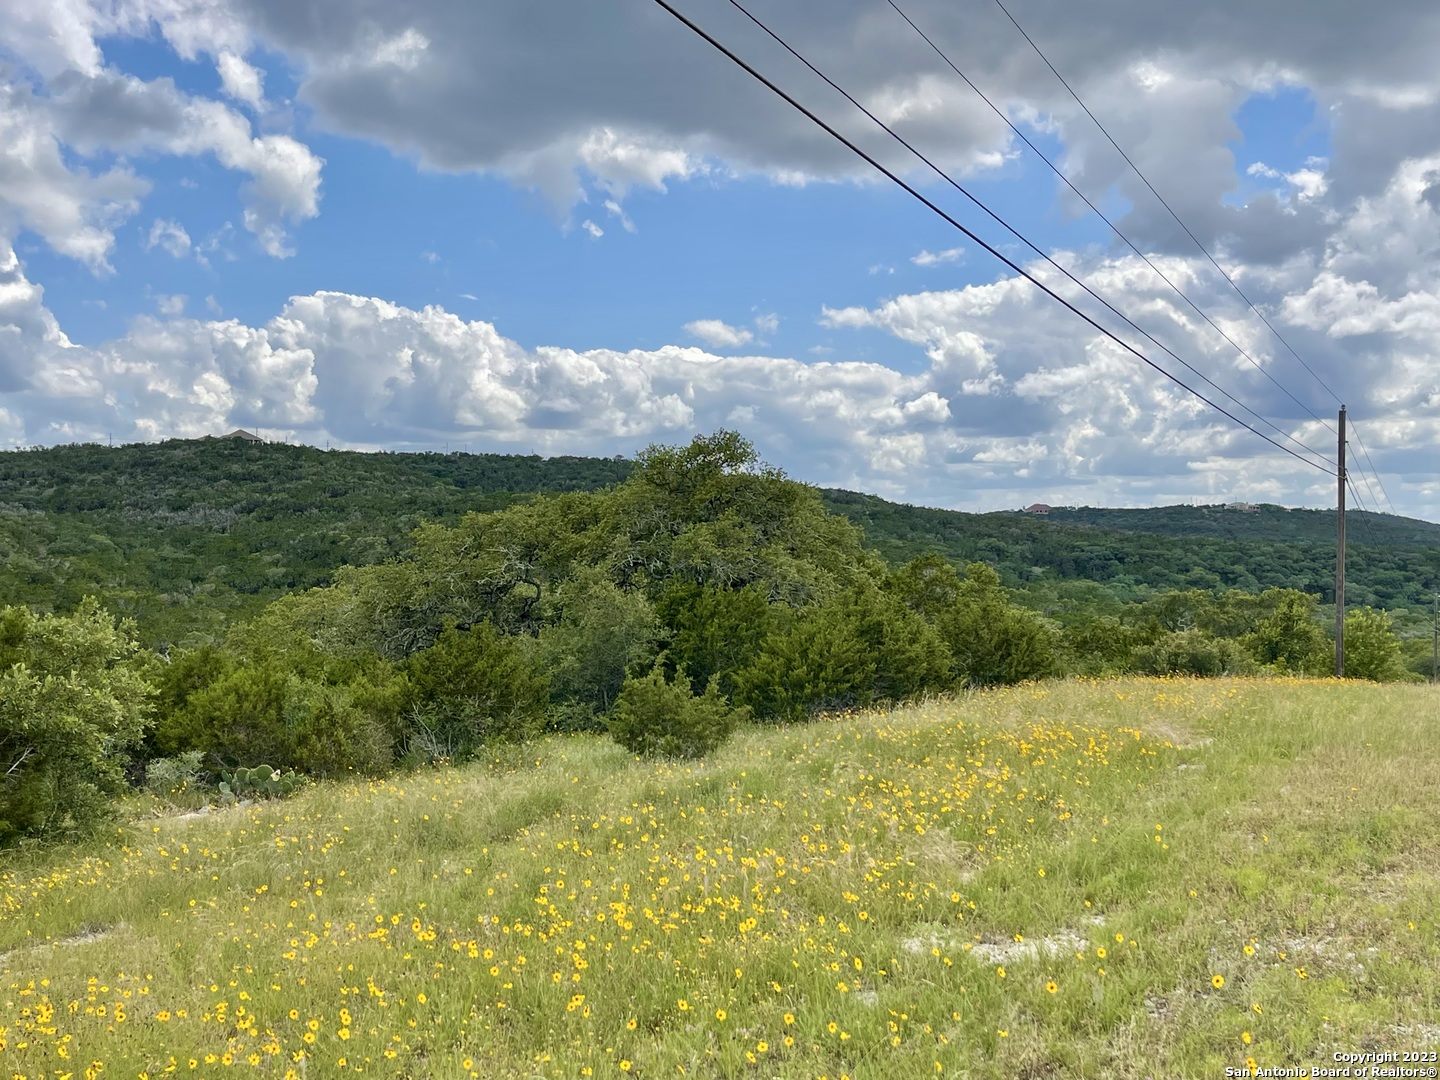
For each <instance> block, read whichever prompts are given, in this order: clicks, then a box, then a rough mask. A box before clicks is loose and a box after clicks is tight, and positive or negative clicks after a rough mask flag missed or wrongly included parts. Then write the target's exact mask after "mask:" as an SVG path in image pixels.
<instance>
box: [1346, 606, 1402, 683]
mask: <svg viewBox="0 0 1440 1080" xmlns="http://www.w3.org/2000/svg"><path fill="white" fill-rule="evenodd" d="M1345 676H1346V678H1350V679H1371V680H1373V681H1375V682H1394V681H1395V680H1397V679H1402V678H1404V677H1405V665H1404V664H1403V663H1402V662H1401V657H1400V639H1399V638H1398V637H1396V635H1395V631H1394V630H1393V629H1392V628H1391V622H1390V615H1389V613H1388V612H1384V611H1376V610H1375V609H1374V608H1360V609H1359V610H1357V611H1351V612H1348V613H1347V614H1346V615H1345Z"/></svg>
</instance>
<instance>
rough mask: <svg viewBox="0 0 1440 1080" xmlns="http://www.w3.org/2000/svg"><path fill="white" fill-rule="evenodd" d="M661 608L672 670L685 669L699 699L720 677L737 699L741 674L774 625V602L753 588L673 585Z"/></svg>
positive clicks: (667, 658)
mask: <svg viewBox="0 0 1440 1080" xmlns="http://www.w3.org/2000/svg"><path fill="white" fill-rule="evenodd" d="M656 606H657V610H658V612H659V614H660V618H661V620H662V622H664V624H665V626H666V628H667V629H668V630H669V632H670V641H669V644H668V645H667V646H666V649H665V656H666V660H667V662H668V665H669V667H670V668H671V670H678V669H680V668H684V669H685V671H686V672H687V673H688V674H689V676H690V685H691V688H692V689H694V690H695V691H696V692H699V693H703V692H704V688H705V687H706V686H708V685H709V684H710V679H711V678H712V677H716V678H718V679H719V680H720V690H721V692H722V693H725V694H728V695H732V696H733V695H734V693H735V686H736V684H735V676H736V674H737V673H738V672H740V671H742V670H744V669H745V668H746V667H747V666H748V665H749V664H750V663H751V662H752V661H753V660H754V659H755V657H756V655H757V654H758V653H759V652H760V646H761V642H762V641H763V640H764V638H765V635H766V633H767V631H768V630H769V628H770V627H771V625H772V623H773V622H774V615H773V613H772V611H771V609H770V601H769V599H768V598H767V597H766V595H765V593H764V591H763V590H761V589H759V588H757V587H756V586H754V585H750V586H746V587H745V588H743V589H723V588H717V587H715V586H713V585H697V584H694V583H693V582H673V583H672V584H671V585H670V587H669V588H668V589H667V590H666V591H665V593H664V595H663V596H661V598H660V602H659V603H658V604H657V605H656Z"/></svg>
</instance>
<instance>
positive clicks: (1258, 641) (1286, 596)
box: [1245, 589, 1334, 675]
mask: <svg viewBox="0 0 1440 1080" xmlns="http://www.w3.org/2000/svg"><path fill="white" fill-rule="evenodd" d="M1260 599H1261V600H1262V601H1265V602H1268V603H1271V604H1273V605H1274V606H1273V607H1272V609H1271V611H1270V614H1268V615H1266V616H1265V617H1264V618H1263V619H1261V620H1260V622H1259V623H1258V624H1257V625H1256V627H1255V631H1254V633H1252V634H1251V635H1249V637H1247V638H1246V640H1245V643H1246V644H1247V645H1248V646H1249V648H1250V651H1251V653H1252V655H1254V657H1255V659H1256V660H1258V661H1259V662H1260V663H1262V664H1266V665H1269V666H1270V667H1273V668H1276V669H1277V670H1279V671H1286V672H1296V673H1305V674H1311V675H1320V674H1324V673H1325V672H1326V671H1328V670H1330V669H1331V668H1332V666H1333V660H1332V657H1333V655H1334V654H1333V652H1332V648H1333V646H1332V644H1331V642H1330V639H1329V638H1328V637H1326V635H1325V631H1324V630H1323V629H1322V628H1321V626H1320V624H1319V623H1318V622H1317V621H1316V618H1315V615H1316V610H1315V598H1314V597H1313V596H1311V595H1309V594H1308V593H1303V592H1300V591H1298V590H1296V589H1266V590H1265V592H1264V593H1262V594H1261V597H1260Z"/></svg>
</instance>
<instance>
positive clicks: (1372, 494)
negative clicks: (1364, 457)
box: [1345, 424, 1380, 514]
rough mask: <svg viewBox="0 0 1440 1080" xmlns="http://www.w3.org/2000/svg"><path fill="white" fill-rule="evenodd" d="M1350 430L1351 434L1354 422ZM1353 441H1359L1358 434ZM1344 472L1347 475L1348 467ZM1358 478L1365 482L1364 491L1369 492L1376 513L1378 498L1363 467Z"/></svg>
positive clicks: (1353, 429) (1378, 504) (1378, 506)
mask: <svg viewBox="0 0 1440 1080" xmlns="http://www.w3.org/2000/svg"><path fill="white" fill-rule="evenodd" d="M1350 431H1351V433H1352V434H1353V433H1354V431H1355V425H1354V424H1351V425H1350ZM1355 441H1356V442H1357V443H1358V442H1359V441H1360V439H1359V436H1358V435H1357V436H1356V439H1355ZM1345 473H1346V475H1347V476H1348V475H1349V474H1350V470H1348V469H1347V470H1345ZM1360 479H1361V480H1362V481H1363V482H1364V484H1365V491H1366V492H1367V493H1368V494H1369V496H1370V505H1371V506H1373V507H1375V512H1376V513H1377V514H1378V513H1379V512H1380V500H1379V499H1377V498H1375V489H1374V488H1372V487H1371V486H1370V477H1368V476H1367V475H1365V470H1363V469H1361V470H1360Z"/></svg>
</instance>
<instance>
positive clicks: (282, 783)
mask: <svg viewBox="0 0 1440 1080" xmlns="http://www.w3.org/2000/svg"><path fill="white" fill-rule="evenodd" d="M303 783H304V778H303V777H301V776H300V775H299V774H297V773H296V772H295V770H294V769H291V770H290V771H289V772H285V773H281V772H278V771H276V770H275V769H272V768H271V767H270V766H269V765H256V766H255V767H254V768H250V769H245V768H240V769H236V770H235V771H234V772H231V773H222V774H221V779H220V801H221V802H236V801H238V800H240V799H254V798H264V799H283V798H285V797H286V796H287V795H293V794H294V793H295V792H296V791H297V790H299V788H300V785H301V784H303Z"/></svg>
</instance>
